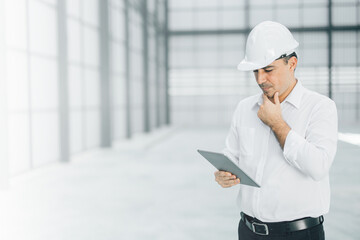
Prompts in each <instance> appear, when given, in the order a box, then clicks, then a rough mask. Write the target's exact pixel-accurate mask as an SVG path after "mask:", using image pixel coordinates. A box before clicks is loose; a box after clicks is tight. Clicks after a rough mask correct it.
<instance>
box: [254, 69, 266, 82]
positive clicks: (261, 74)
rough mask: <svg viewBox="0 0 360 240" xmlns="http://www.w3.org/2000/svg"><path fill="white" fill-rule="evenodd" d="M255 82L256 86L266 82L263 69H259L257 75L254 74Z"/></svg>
mask: <svg viewBox="0 0 360 240" xmlns="http://www.w3.org/2000/svg"><path fill="white" fill-rule="evenodd" d="M256 82H257V83H258V84H262V83H264V82H266V73H265V71H264V70H263V69H259V70H258V72H257V74H256Z"/></svg>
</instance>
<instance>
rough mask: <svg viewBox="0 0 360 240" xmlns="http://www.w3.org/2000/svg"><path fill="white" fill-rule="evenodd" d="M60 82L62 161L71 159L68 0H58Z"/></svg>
mask: <svg viewBox="0 0 360 240" xmlns="http://www.w3.org/2000/svg"><path fill="white" fill-rule="evenodd" d="M57 9H58V16H57V24H58V55H59V59H58V68H59V71H58V84H59V122H60V124H59V125H60V126H59V128H60V161H61V162H69V161H70V146H69V142H70V141H69V100H68V99H69V95H68V54H67V24H66V23H67V21H66V0H59V1H58V8H57Z"/></svg>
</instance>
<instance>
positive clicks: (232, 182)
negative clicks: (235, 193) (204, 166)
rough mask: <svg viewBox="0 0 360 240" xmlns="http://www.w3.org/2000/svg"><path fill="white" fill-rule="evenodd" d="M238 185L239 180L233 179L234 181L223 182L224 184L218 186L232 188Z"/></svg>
mask: <svg viewBox="0 0 360 240" xmlns="http://www.w3.org/2000/svg"><path fill="white" fill-rule="evenodd" d="M239 183H240V179H235V180H229V181H224V182H222V183H221V184H220V185H221V186H222V187H226V188H227V187H232V186H235V185H237V184H239Z"/></svg>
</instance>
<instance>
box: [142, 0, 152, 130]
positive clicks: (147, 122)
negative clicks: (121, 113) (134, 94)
mask: <svg viewBox="0 0 360 240" xmlns="http://www.w3.org/2000/svg"><path fill="white" fill-rule="evenodd" d="M141 13H142V14H141V15H142V23H143V24H142V32H143V38H142V40H143V51H144V52H143V95H144V96H143V105H144V109H143V110H144V132H150V111H149V109H150V103H149V102H150V101H149V100H150V99H149V41H148V38H149V34H148V9H147V0H143V1H142V4H141Z"/></svg>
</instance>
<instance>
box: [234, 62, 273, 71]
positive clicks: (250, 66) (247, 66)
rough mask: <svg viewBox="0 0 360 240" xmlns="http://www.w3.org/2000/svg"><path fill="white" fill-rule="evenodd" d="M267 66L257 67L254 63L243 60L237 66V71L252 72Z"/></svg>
mask: <svg viewBox="0 0 360 240" xmlns="http://www.w3.org/2000/svg"><path fill="white" fill-rule="evenodd" d="M269 64H270V63H269ZM269 64H266V65H259V64H255V63H252V62H247V61H245V60H243V61H241V62H240V63H239V65H238V66H237V69H238V70H240V71H253V70H256V69H260V68H264V67H266V66H267V65H269Z"/></svg>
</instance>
